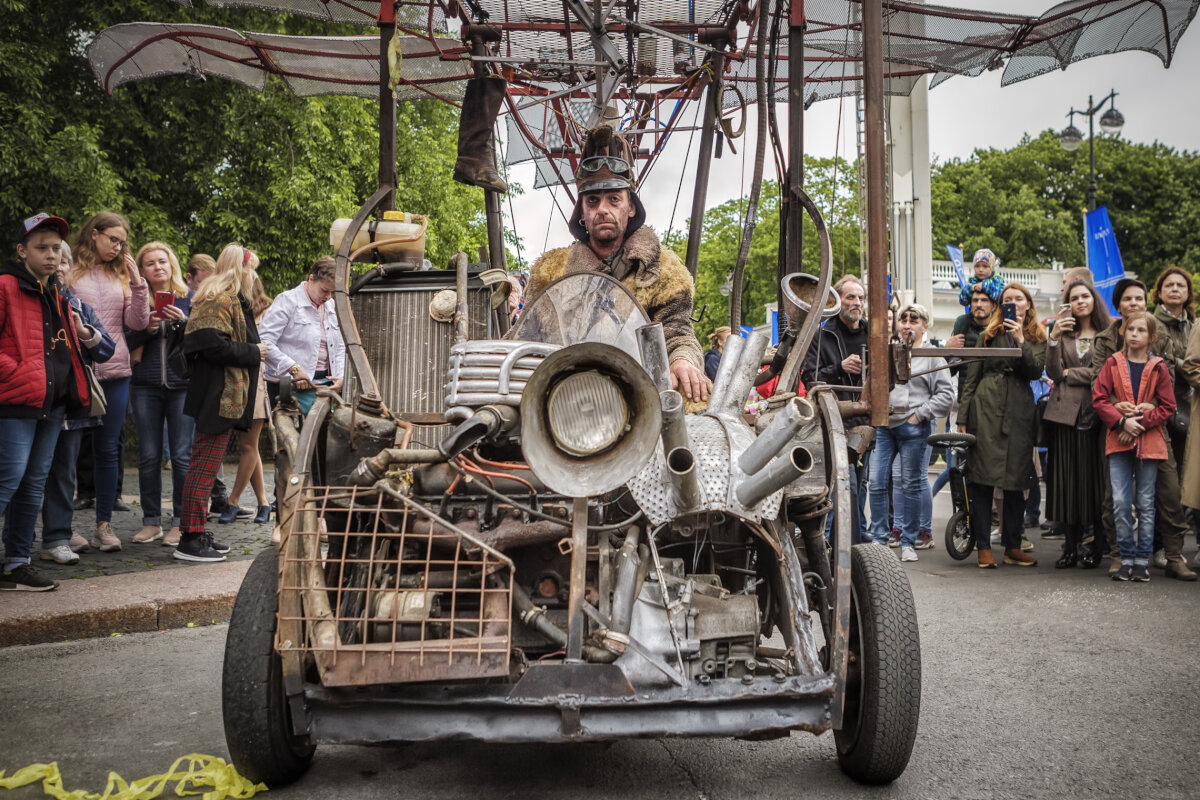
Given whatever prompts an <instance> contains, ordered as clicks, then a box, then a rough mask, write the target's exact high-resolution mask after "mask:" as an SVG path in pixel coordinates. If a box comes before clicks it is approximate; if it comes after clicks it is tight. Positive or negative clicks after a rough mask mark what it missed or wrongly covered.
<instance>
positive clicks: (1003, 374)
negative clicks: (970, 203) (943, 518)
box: [958, 283, 1046, 569]
mask: <svg viewBox="0 0 1200 800" xmlns="http://www.w3.org/2000/svg"><path fill="white" fill-rule="evenodd" d="M1006 307H1007V308H1009V309H1010V310H1012V309H1015V312H1016V313H1015V314H1014V315H1012V316H1013V318H1010V319H1005V314H1004V311H1005V309H1006ZM979 346H980V347H1018V348H1020V349H1021V357H1020V358H985V359H982V360H980V361H976V362H975V363H973V364H971V366H970V367H969V368H968V370H967V380H966V382H965V383H964V384H963V395H962V400H961V401H960V403H959V407H960V409H961V410H960V412H959V415H958V422H959V425H958V430H959V431H960V432H963V433H970V434H973V435H974V436H975V438H976V440H977V441H976V444H975V447H974V449H973V450H972V451H971V455H970V458H969V459H968V461H967V499H968V502H969V503H970V507H971V508H972V509H975V513H973V514H971V532H972V533H973V534H974V536H975V549H976V551H977V552H978V553H979V566H980V567H981V568H983V569H994V568H995V566H996V560H995V558H993V557H992V544H991V538H990V531H989V528H990V522H991V514H990V513H989V511H988V510H989V509H990V508H991V505H992V493H993V491H994V490H995V488H996V487H1000V489H1002V490H1003V492H1004V512H1003V514H1002V518H1001V523H1000V537H1001V541H1002V542H1003V544H1004V563H1005V564H1015V565H1017V566H1022V567H1032V566H1034V565H1036V564H1037V561H1036V560H1035V559H1034V558H1033V557H1032V556H1029V555H1026V554H1025V553H1024V552H1022V551H1021V534H1022V532H1023V520H1024V517H1023V515H1024V513H1025V500H1024V497H1023V495H1022V492H1023V491H1024V490H1025V486H1026V484H1027V483H1028V479H1029V471H1030V470H1031V469H1032V468H1033V449H1034V447H1035V446H1036V445H1037V426H1036V419H1035V416H1034V407H1033V390H1032V389H1030V388H1029V382H1030V381H1033V380H1037V379H1038V378H1040V377H1041V376H1042V368H1043V367H1044V366H1045V364H1046V329H1045V328H1043V327H1042V324H1041V323H1040V322H1039V321H1038V318H1037V311H1036V310H1035V309H1034V307H1033V296H1032V295H1030V293H1029V290H1028V289H1026V288H1025V287H1024V286H1022V285H1021V284H1019V283H1010V284H1009V285H1008V286H1006V287H1004V291H1003V293H1001V295H1000V304H999V305H998V306H997V307H996V311H995V312H994V313H993V314H992V318H991V320H990V321H989V322H988V326H987V328H985V329H984V331H983V333H982V334H981V335H980V337H979Z"/></svg>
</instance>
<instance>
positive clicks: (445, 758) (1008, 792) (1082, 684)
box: [0, 514, 1200, 800]
mask: <svg viewBox="0 0 1200 800" xmlns="http://www.w3.org/2000/svg"><path fill="white" fill-rule="evenodd" d="M939 517H942V518H944V515H941V514H939ZM1035 541H1036V537H1035ZM1051 547H1052V545H1051V543H1039V547H1038V552H1037V553H1036V555H1038V556H1039V557H1041V558H1042V559H1043V563H1042V564H1041V565H1040V566H1039V567H1037V568H1036V569H1032V570H1026V569H1018V568H1015V567H1008V568H1001V569H999V570H995V571H991V572H983V571H980V570H978V569H976V568H975V567H974V566H973V562H972V561H965V562H954V561H951V560H950V559H949V557H948V556H946V554H945V553H944V552H943V551H942V550H940V549H939V550H934V551H931V552H924V553H922V554H921V561H920V562H919V563H916V564H908V565H905V566H906V569H907V571H908V573H909V575H910V578H911V581H912V585H913V590H914V593H915V596H916V598H917V605H918V614H919V618H920V624H921V638H922V645H923V657H924V692H923V707H922V714H921V724H920V732H919V738H918V742H917V747H916V751H915V753H914V755H913V759H912V761H911V763H910V765H909V767H908V771H907V772H906V773H905V774H904V775H903V777H902V778H901V779H900V780H899V781H897V782H896V783H895V784H893V785H892V786H891V787H886V788H882V789H867V788H864V787H860V786H857V785H855V784H853V783H852V782H850V781H849V780H848V779H846V778H845V777H844V776H843V775H842V774H841V773H840V772H839V770H838V768H837V765H836V760H835V758H834V748H833V741H832V737H831V736H830V735H828V734H827V735H825V736H822V737H813V736H811V735H808V734H796V735H794V736H793V737H792V738H790V739H783V740H777V741H772V742H737V741H724V740H722V741H707V740H661V741H627V742H621V743H617V744H612V745H589V746H532V745H521V746H518V745H509V746H484V745H475V744H462V743H455V744H445V745H419V746H397V747H372V748H357V747H324V748H321V749H319V750H318V752H317V757H316V760H315V762H314V764H313V767H312V770H311V771H310V772H309V774H308V775H307V776H306V778H305V779H304V780H303V781H301V782H300V783H299V784H297V785H295V786H293V787H289V788H285V789H280V790H276V791H272V792H271V793H270V796H271V797H279V798H328V797H338V798H376V797H379V798H382V797H388V798H394V797H420V798H431V799H432V798H460V797H462V796H464V795H466V794H468V793H470V794H471V795H473V796H475V797H476V798H479V800H484V799H485V798H507V797H522V798H524V797H544V798H550V797H562V798H572V799H573V800H578V799H579V798H593V797H594V798H612V797H639V798H660V797H662V798H705V799H711V800H716V799H717V798H745V797H754V798H791V797H797V796H800V795H802V794H804V795H809V796H814V797H817V796H819V797H826V798H836V797H848V796H863V795H872V796H878V797H887V798H907V797H920V798H928V797H937V798H977V797H978V798H991V797H1014V798H1038V797H1047V798H1059V797H1088V798H1091V797H1120V798H1128V797H1143V798H1176V797H1178V798H1183V797H1196V796H1197V795H1198V794H1200V788H1198V787H1197V782H1200V770H1198V769H1197V748H1198V746H1200V736H1198V735H1197V732H1196V725H1197V721H1198V719H1200V692H1198V684H1197V681H1196V679H1195V678H1196V673H1197V669H1198V668H1200V664H1198V656H1200V625H1198V624H1197V622H1198V619H1197V617H1198V614H1200V584H1181V583H1176V582H1169V581H1167V580H1165V579H1163V578H1161V577H1160V575H1161V573H1156V574H1155V578H1154V579H1153V581H1152V582H1151V583H1150V584H1148V585H1141V584H1117V583H1114V582H1112V581H1109V580H1106V579H1105V578H1104V577H1103V574H1102V572H1103V571H1102V570H1096V571H1091V572H1085V571H1082V570H1070V571H1066V572H1063V571H1057V570H1054V569H1053V567H1052V566H1051V565H1050V563H1049V562H1050V561H1051V560H1052V559H1050V558H1047V556H1048V555H1049V552H1048V551H1049V550H1050V549H1051ZM1189 551H1190V547H1189ZM893 552H894V551H893ZM224 639H225V628H224V627H223V626H218V627H212V628H203V629H191V630H187V629H185V630H178V631H170V632H165V633H156V634H138V635H127V636H122V637H115V638H109V639H101V640H92V641H85V642H76V643H70V644H57V645H39V646H33V647H22V648H9V649H5V650H0V674H3V675H4V676H5V680H4V683H5V692H4V700H5V703H4V705H5V712H6V713H5V714H4V719H5V724H4V725H3V726H0V754H2V755H0V767H2V768H4V769H6V770H9V771H11V770H13V769H16V768H19V767H22V766H25V765H28V764H31V763H34V762H43V761H51V760H55V761H57V762H58V763H59V765H60V766H61V768H62V770H63V773H64V782H65V786H66V788H67V789H68V790H70V789H77V788H86V789H88V790H89V791H93V792H99V791H102V790H103V788H104V784H105V780H106V777H107V774H108V772H109V771H110V770H114V771H116V772H118V773H119V774H121V775H122V776H123V777H125V778H127V779H133V778H140V777H145V776H147V775H150V774H155V773H159V772H162V771H165V770H166V769H167V767H168V766H169V765H170V763H171V762H172V761H173V760H174V759H175V758H176V757H178V756H181V755H184V754H187V753H206V754H211V755H218V756H222V757H225V756H226V755H227V754H226V751H225V745H224V738H223V732H222V723H221V716H220V697H219V693H220V671H221V659H222V648H223V645H224ZM8 796H9V797H11V798H13V800H20V799H21V798H32V797H40V796H41V794H40V792H39V791H37V790H35V788H34V787H26V788H23V789H19V790H15V791H12V792H9V793H8Z"/></svg>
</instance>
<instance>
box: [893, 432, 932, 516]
mask: <svg viewBox="0 0 1200 800" xmlns="http://www.w3.org/2000/svg"><path fill="white" fill-rule="evenodd" d="M932 454H933V447H931V446H930V445H928V444H927V445H925V454H924V455H923V456H922V457H921V458H922V461H921V463H922V464H923V465H928V464H929V457H930V456H931V455H932ZM922 476H923V477H924V480H923V481H922V482H921V487H920V489H921V515H920V517H919V518H918V519H917V531H918V532H925V533H929V532H932V531H933V492H932V491H931V490H930V488H929V469H928V466H926V467H925V468H924V471H923V473H922ZM903 522H904V480H903V478H902V475H901V471H900V462H899V461H897V460H896V459H892V530H894V531H898V530H900V529H901V528H903V527H904V525H903Z"/></svg>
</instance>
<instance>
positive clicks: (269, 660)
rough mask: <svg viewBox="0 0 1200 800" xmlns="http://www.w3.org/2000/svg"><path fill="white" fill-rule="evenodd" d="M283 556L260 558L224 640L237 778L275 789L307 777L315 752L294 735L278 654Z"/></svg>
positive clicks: (228, 738)
mask: <svg viewBox="0 0 1200 800" xmlns="http://www.w3.org/2000/svg"><path fill="white" fill-rule="evenodd" d="M278 585H279V551H278V550H277V549H276V548H274V547H270V548H267V549H266V550H264V551H263V552H261V553H259V554H258V556H257V557H256V558H255V559H254V563H252V564H251V565H250V569H249V570H247V572H246V577H245V579H244V580H243V581H242V586H241V588H240V589H239V590H238V595H237V600H236V601H235V602H234V605H233V616H232V617H230V620H229V633H228V634H227V635H226V637H225V667H224V672H223V675H222V680H221V711H222V715H223V716H224V718H225V744H226V746H227V747H228V748H229V755H230V757H231V758H232V760H233V765H234V766H235V767H237V769H238V772H240V773H242V775H244V776H246V777H247V778H249V779H250V780H252V781H255V782H258V781H262V782H263V783H265V784H267V786H269V787H271V788H275V787H277V786H283V785H285V784H288V783H291V782H292V781H295V780H296V779H297V778H299V777H300V776H302V775H303V774H304V773H305V772H306V771H307V770H308V767H309V764H311V763H312V758H313V752H314V751H315V750H316V747H315V746H314V745H313V744H312V743H311V742H309V741H308V739H307V738H306V737H301V736H296V735H294V734H293V733H292V719H291V714H290V713H289V711H288V704H287V698H286V695H285V694H284V689H283V666H282V663H281V662H280V659H279V655H278V654H277V653H276V652H275V612H276V610H277V609H278V606H279V599H278V597H277V595H276V590H277V587H278Z"/></svg>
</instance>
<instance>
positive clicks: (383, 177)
mask: <svg viewBox="0 0 1200 800" xmlns="http://www.w3.org/2000/svg"><path fill="white" fill-rule="evenodd" d="M378 19H379V188H381V189H382V188H383V187H385V186H386V187H388V190H389V191H388V193H387V195H386V196H385V197H384V198H383V200H382V201H381V202H380V204H379V213H380V214H382V213H383V212H384V211H391V210H393V209H394V208H395V207H396V184H397V182H398V181H399V178H398V176H397V174H396V95H395V93H393V92H392V90H391V89H390V88H388V87H389V84H390V83H391V80H390V79H391V74H390V71H389V70H390V68H389V66H388V46H389V45H390V44H391V41H392V37H393V36H394V35H395V33H396V4H395V0H380V3H379V17H378Z"/></svg>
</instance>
